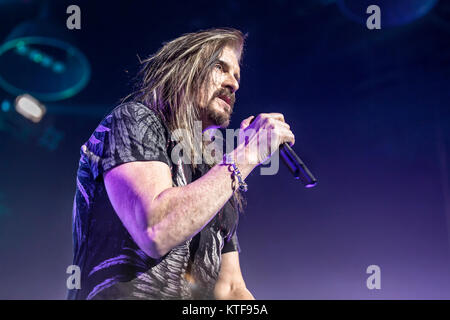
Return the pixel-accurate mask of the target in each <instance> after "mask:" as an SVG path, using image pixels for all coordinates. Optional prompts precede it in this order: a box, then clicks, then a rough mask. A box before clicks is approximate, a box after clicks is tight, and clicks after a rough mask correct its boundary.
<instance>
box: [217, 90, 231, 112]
mask: <svg viewBox="0 0 450 320" xmlns="http://www.w3.org/2000/svg"><path fill="white" fill-rule="evenodd" d="M220 96H225V97H227V98H228V99H229V101H230V107H231V109H232V110H233V107H234V104H235V102H236V95H235V94H234V93H231V91H230V89H227V88H220V89H218V90H217V91H216V92H215V94H214V97H213V98H215V97H220Z"/></svg>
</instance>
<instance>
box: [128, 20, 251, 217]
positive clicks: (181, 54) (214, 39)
mask: <svg viewBox="0 0 450 320" xmlns="http://www.w3.org/2000/svg"><path fill="white" fill-rule="evenodd" d="M245 38H246V35H244V34H243V33H242V32H241V31H239V30H237V29H232V28H219V29H208V30H201V31H198V32H193V33H187V34H184V35H182V36H180V37H178V38H176V39H174V40H172V41H169V42H165V43H163V46H162V47H161V48H160V49H159V50H158V51H157V52H156V53H155V54H153V55H151V56H150V57H148V58H146V59H144V60H141V61H140V62H141V68H140V70H139V72H138V74H137V77H136V79H135V80H136V83H135V88H134V92H133V93H132V94H130V95H128V96H127V97H125V98H124V99H123V100H122V102H124V101H125V100H128V99H132V100H133V101H136V102H140V103H142V104H144V105H146V106H147V107H149V108H150V109H151V110H153V111H154V112H155V113H156V114H158V115H159V116H160V118H161V119H162V120H163V121H164V122H165V124H166V125H167V127H168V128H169V130H170V131H171V132H174V131H175V130H177V129H184V130H185V132H188V133H191V134H188V135H187V136H183V143H184V144H185V145H186V147H187V149H184V150H192V153H191V155H190V158H191V166H192V169H193V170H195V168H196V161H195V159H203V158H204V156H205V155H203V152H202V150H204V146H205V145H204V142H203V141H202V142H201V145H202V148H201V150H200V148H198V142H197V144H196V141H194V129H195V128H194V124H195V121H200V110H199V107H198V102H199V101H200V99H202V97H201V92H202V89H205V88H206V86H207V84H208V82H209V81H210V80H211V73H212V70H213V67H214V65H215V63H217V61H218V58H219V56H220V54H221V52H222V50H223V48H224V47H225V46H232V47H234V48H236V49H237V50H238V52H239V57H238V58H239V63H240V61H241V56H242V51H243V47H244V42H245ZM206 162H207V163H208V165H209V166H213V165H214V164H215V163H214V162H211V160H210V159H209V161H206ZM234 199H235V201H236V203H237V205H238V209H239V211H242V210H243V206H244V201H243V197H242V195H241V193H240V192H239V191H236V192H235V193H234Z"/></svg>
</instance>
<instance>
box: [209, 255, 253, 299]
mask: <svg viewBox="0 0 450 320" xmlns="http://www.w3.org/2000/svg"><path fill="white" fill-rule="evenodd" d="M214 296H215V297H216V299H218V300H254V299H255V298H254V297H253V295H252V294H251V293H250V291H248V289H247V287H246V285H245V282H244V278H243V277H242V273H241V267H240V265H239V254H238V252H237V251H232V252H227V253H224V254H223V255H222V263H221V266H220V272H219V278H218V279H217V282H216V286H215V287H214Z"/></svg>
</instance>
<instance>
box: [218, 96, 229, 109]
mask: <svg viewBox="0 0 450 320" xmlns="http://www.w3.org/2000/svg"><path fill="white" fill-rule="evenodd" d="M219 99H221V100H223V101H225V103H226V104H227V105H228V106H229V107H231V98H229V97H227V96H219Z"/></svg>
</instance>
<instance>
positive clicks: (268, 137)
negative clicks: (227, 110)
mask: <svg viewBox="0 0 450 320" xmlns="http://www.w3.org/2000/svg"><path fill="white" fill-rule="evenodd" d="M241 130H243V131H244V135H245V139H246V140H247V139H248V140H247V141H245V144H246V145H247V146H248V150H249V151H248V152H249V154H250V155H249V160H250V161H256V162H257V163H258V164H261V163H263V162H264V161H266V160H267V159H268V158H269V157H270V156H272V154H273V153H274V152H275V151H276V149H277V148H278V147H279V150H280V156H281V159H282V160H283V162H284V164H285V165H286V166H287V167H288V169H289V171H291V173H292V174H293V175H294V178H295V179H299V180H300V181H301V182H302V183H303V184H304V185H305V187H306V188H311V187H314V186H315V185H316V183H317V179H316V178H315V177H314V175H313V174H312V173H311V172H310V171H309V169H308V168H307V167H306V165H305V164H304V163H303V161H302V160H301V159H300V157H299V156H298V155H297V154H296V153H295V152H294V150H293V149H292V148H291V146H292V145H294V143H295V136H294V134H293V133H292V131H291V130H290V126H289V125H288V124H287V123H286V122H285V121H284V116H283V115H282V114H281V113H262V114H260V115H258V116H257V117H256V118H255V117H254V116H251V117H249V118H247V119H245V120H244V121H242V123H241ZM248 130H252V131H251V133H250V134H248V132H247V131H248ZM261 144H262V145H264V146H267V147H266V148H260V147H259V146H261ZM255 147H256V148H255ZM255 150H257V152H256V155H255ZM252 151H253V152H252Z"/></svg>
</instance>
